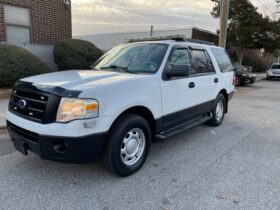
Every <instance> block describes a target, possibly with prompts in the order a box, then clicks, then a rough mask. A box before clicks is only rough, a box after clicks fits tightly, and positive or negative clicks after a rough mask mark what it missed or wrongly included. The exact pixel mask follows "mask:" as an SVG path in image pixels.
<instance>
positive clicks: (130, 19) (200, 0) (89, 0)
mask: <svg viewBox="0 0 280 210" xmlns="http://www.w3.org/2000/svg"><path fill="white" fill-rule="evenodd" d="M251 2H252V3H253V4H254V6H256V7H258V8H259V11H260V12H262V13H263V14H265V15H270V16H271V17H272V12H274V11H275V9H276V8H275V5H276V3H275V0H251ZM213 5H214V4H213V3H212V2H211V1H210V0H72V24H73V36H80V35H86V34H100V33H111V32H127V31H148V30H150V25H154V29H155V30H157V29H158V30H159V29H174V28H187V27H190V26H195V27H199V28H203V29H207V30H210V31H213V32H215V31H216V29H217V28H218V27H219V23H218V20H217V19H214V18H213V17H212V16H211V15H210V11H211V8H212V7H213Z"/></svg>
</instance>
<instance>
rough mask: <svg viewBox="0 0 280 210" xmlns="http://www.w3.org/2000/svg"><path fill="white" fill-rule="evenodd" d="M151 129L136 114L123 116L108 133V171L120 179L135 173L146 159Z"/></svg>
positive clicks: (106, 151)
mask: <svg viewBox="0 0 280 210" xmlns="http://www.w3.org/2000/svg"><path fill="white" fill-rule="evenodd" d="M150 142H151V129H150V127H149V124H148V123H147V121H146V120H145V119H144V118H143V117H141V116H139V115H136V114H125V115H123V116H121V118H120V119H119V120H118V121H117V122H116V123H115V124H114V126H113V128H112V129H111V131H110V132H109V138H108V143H107V146H106V150H105V161H106V163H107V165H108V167H109V169H110V170H111V171H112V172H113V173H115V174H117V175H119V176H122V177H126V176H129V175H131V174H133V173H135V172H136V171H137V170H138V169H140V168H141V166H142V165H143V164H144V162H145V160H146V159H147V156H148V153H149V149H150Z"/></svg>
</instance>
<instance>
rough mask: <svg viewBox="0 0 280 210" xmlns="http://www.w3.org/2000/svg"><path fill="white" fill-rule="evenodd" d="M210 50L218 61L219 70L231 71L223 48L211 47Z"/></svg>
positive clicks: (230, 65) (231, 68)
mask: <svg viewBox="0 0 280 210" xmlns="http://www.w3.org/2000/svg"><path fill="white" fill-rule="evenodd" d="M211 51H212V53H213V55H214V57H215V59H216V61H217V63H218V66H219V68H220V70H221V72H229V71H233V67H232V64H231V62H230V59H229V57H228V54H227V53H226V51H225V50H224V49H220V48H211Z"/></svg>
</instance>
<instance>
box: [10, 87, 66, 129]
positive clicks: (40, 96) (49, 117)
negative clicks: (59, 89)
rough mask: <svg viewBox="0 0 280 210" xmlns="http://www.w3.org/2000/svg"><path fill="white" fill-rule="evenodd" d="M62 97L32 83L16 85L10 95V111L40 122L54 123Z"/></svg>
mask: <svg viewBox="0 0 280 210" xmlns="http://www.w3.org/2000/svg"><path fill="white" fill-rule="evenodd" d="M60 98H61V97H60V96H57V95H55V94H51V93H47V92H44V91H41V90H39V89H37V88H35V87H34V86H31V85H26V86H25V85H21V86H15V87H14V89H13V90H12V94H11V97H10V103H9V111H10V112H12V113H14V114H16V115H18V116H20V117H22V118H25V119H28V120H32V121H35V122H38V123H42V124H47V123H52V122H55V120H56V113H57V109H58V105H59V102H60Z"/></svg>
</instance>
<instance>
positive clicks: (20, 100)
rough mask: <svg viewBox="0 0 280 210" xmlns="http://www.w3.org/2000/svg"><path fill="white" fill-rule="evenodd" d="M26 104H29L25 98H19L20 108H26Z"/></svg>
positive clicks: (18, 104)
mask: <svg viewBox="0 0 280 210" xmlns="http://www.w3.org/2000/svg"><path fill="white" fill-rule="evenodd" d="M26 105H27V102H26V100H24V99H19V100H18V101H17V106H18V108H20V109H24V108H25V107H26Z"/></svg>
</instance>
